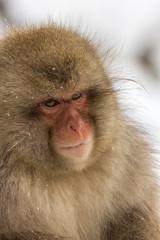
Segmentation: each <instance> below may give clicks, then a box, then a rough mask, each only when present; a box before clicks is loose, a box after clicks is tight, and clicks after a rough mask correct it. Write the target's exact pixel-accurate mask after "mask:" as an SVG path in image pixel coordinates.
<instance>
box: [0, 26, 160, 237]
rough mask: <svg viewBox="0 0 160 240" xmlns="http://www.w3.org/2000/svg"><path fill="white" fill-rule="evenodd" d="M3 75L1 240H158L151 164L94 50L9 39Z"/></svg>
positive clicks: (2, 56)
mask: <svg viewBox="0 0 160 240" xmlns="http://www.w3.org/2000/svg"><path fill="white" fill-rule="evenodd" d="M0 72H1V74H0V240H54V239H60V240H61V239H66V240H72V239H73V240H159V239H160V229H159V228H160V223H159V216H158V210H157V209H158V203H157V202H158V201H157V196H158V194H157V192H158V191H157V189H158V187H157V183H156V178H155V174H154V171H153V170H152V169H153V168H154V162H155V160H154V158H153V157H152V155H151V148H150V146H149V144H148V142H147V141H146V140H145V139H146V137H145V134H143V133H142V132H141V131H139V130H138V128H137V127H135V126H132V124H130V122H129V121H128V120H126V117H125V114H124V112H123V111H121V106H120V104H119V102H118V100H117V95H116V92H115V90H114V88H113V80H112V79H111V78H110V77H109V74H108V72H107V70H106V68H105V66H104V62H103V61H102V57H101V54H100V51H99V49H98V47H97V46H96V44H95V43H94V42H93V41H91V40H90V39H88V37H85V36H82V35H81V34H79V33H78V32H77V31H73V30H72V29H71V28H66V27H63V26H57V25H54V24H49V25H47V26H39V27H37V26H32V27H26V28H25V27H24V28H22V29H19V30H17V29H11V30H9V31H8V33H7V34H6V35H5V36H4V37H3V38H2V40H1V42H0Z"/></svg>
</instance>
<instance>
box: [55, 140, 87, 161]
mask: <svg viewBox="0 0 160 240" xmlns="http://www.w3.org/2000/svg"><path fill="white" fill-rule="evenodd" d="M91 148H92V142H91V140H90V139H89V140H87V141H84V142H80V143H79V144H76V145H69V146H62V147H59V152H60V153H61V154H62V155H64V156H66V157H69V158H83V157H85V156H88V153H89V152H90V151H91Z"/></svg>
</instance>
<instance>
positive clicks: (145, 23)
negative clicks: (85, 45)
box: [0, 0, 160, 148]
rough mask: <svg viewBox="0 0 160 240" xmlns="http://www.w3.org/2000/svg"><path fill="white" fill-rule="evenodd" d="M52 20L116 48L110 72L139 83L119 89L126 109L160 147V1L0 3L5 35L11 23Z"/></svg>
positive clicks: (1, 29) (31, 0) (20, 0)
mask: <svg viewBox="0 0 160 240" xmlns="http://www.w3.org/2000/svg"><path fill="white" fill-rule="evenodd" d="M48 20H52V21H54V22H58V23H60V22H62V23H66V22H68V23H70V25H73V26H76V27H77V28H80V31H87V32H89V33H91V35H92V34H94V33H96V34H97V38H98V40H99V39H100V40H101V41H102V42H103V47H104V50H107V49H108V48H112V53H113V54H112V56H111V58H110V59H106V64H109V62H111V63H112V64H111V70H110V74H111V75H113V77H116V78H123V79H133V80H135V81H136V82H138V84H136V83H134V82H132V81H124V83H122V82H123V81H122V82H121V84H120V85H117V86H115V87H118V88H120V89H121V90H122V91H121V92H122V94H121V101H122V102H123V105H124V108H125V107H126V109H129V110H128V114H130V115H132V117H133V118H135V119H136V120H138V121H139V122H141V123H143V125H144V126H145V127H146V128H147V130H148V131H149V132H150V133H151V135H152V136H154V137H155V139H156V141H157V147H158V148H160V0H130V1H128V0H77V1H74V0H0V34H1V36H2V35H3V32H4V31H5V29H6V28H7V25H9V24H11V25H16V26H17V27H21V26H23V25H26V23H27V25H29V24H40V23H42V22H43V23H44V22H45V23H47V21H48ZM107 61H108V62H107ZM128 106H131V108H128Z"/></svg>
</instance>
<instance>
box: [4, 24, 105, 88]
mask: <svg viewBox="0 0 160 240" xmlns="http://www.w3.org/2000/svg"><path fill="white" fill-rule="evenodd" d="M0 63H1V66H3V69H4V68H5V69H7V67H8V70H9V71H10V72H12V73H13V74H14V72H15V69H16V73H18V75H19V74H21V75H22V73H23V78H24V79H25V82H26V83H27V82H29V81H32V82H34V83H36V82H42V83H43V86H44V82H47V81H49V82H51V83H52V87H53V86H54V88H55V89H56V88H58V89H59V88H65V89H67V88H68V89H71V87H75V86H76V85H77V82H79V83H78V85H79V86H80V84H81V82H83V84H82V85H83V87H84V85H87V84H88V82H89V83H90V81H91V80H92V82H97V81H99V80H100V79H102V78H103V73H104V70H103V66H102V64H101V60H100V57H99V55H98V53H97V50H96V48H95V47H94V45H93V44H92V43H91V42H90V41H89V40H88V39H87V38H85V37H81V36H80V35H79V34H78V33H77V32H73V31H72V30H71V29H68V30H66V29H65V28H64V27H57V26H54V25H49V26H41V27H39V28H38V27H32V28H26V29H21V30H14V31H11V32H10V33H9V34H8V36H6V38H5V39H4V40H2V48H1V57H0ZM23 78H22V79H21V80H23ZM26 79H27V80H26ZM45 80H46V81H45ZM32 84H33V83H32ZM47 84H48V83H47Z"/></svg>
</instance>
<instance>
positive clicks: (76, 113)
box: [37, 93, 93, 160]
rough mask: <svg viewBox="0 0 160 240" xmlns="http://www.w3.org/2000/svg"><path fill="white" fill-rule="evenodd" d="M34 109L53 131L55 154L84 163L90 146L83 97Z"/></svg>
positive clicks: (40, 104)
mask: <svg viewBox="0 0 160 240" xmlns="http://www.w3.org/2000/svg"><path fill="white" fill-rule="evenodd" d="M37 109H38V110H39V111H40V112H41V113H42V115H43V118H44V121H45V122H47V124H48V125H49V126H50V127H51V128H52V144H53V146H54V148H55V149H56V151H57V152H58V153H59V154H60V155H62V156H64V157H67V158H70V159H81V160H82V159H84V160H85V159H86V158H87V157H88V155H89V153H90V152H91V150H92V145H93V136H92V133H91V127H90V123H89V119H88V117H87V111H88V104H87V96H86V93H77V94H73V95H72V96H69V97H68V96H67V97H60V98H57V99H53V98H50V99H47V100H45V101H43V102H41V103H39V104H37Z"/></svg>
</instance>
